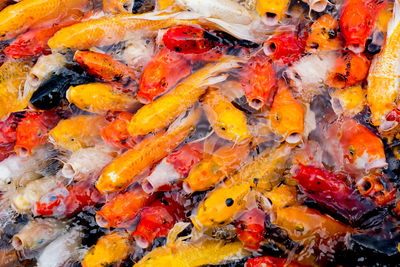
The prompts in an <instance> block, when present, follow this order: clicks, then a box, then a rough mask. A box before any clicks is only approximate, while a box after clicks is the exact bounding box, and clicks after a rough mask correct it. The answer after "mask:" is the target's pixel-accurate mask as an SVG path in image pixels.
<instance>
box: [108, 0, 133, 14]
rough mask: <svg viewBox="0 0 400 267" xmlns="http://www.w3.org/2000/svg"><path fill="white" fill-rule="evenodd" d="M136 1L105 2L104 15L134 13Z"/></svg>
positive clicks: (115, 0)
mask: <svg viewBox="0 0 400 267" xmlns="http://www.w3.org/2000/svg"><path fill="white" fill-rule="evenodd" d="M134 2H135V1H134V0H103V11H104V13H111V14H118V13H132V8H133V3H134Z"/></svg>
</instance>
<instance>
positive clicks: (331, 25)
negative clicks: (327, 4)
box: [306, 14, 342, 53]
mask: <svg viewBox="0 0 400 267" xmlns="http://www.w3.org/2000/svg"><path fill="white" fill-rule="evenodd" d="M338 27H339V26H338V21H337V20H336V19H335V18H333V17H332V16H330V15H329V14H324V15H322V16H321V17H319V18H318V19H317V20H316V21H314V22H313V24H312V25H311V26H310V33H309V35H308V37H307V42H306V51H307V52H311V53H316V52H319V51H333V50H339V49H340V48H341V47H342V40H341V38H340V35H339V34H338V29H339V28H338Z"/></svg>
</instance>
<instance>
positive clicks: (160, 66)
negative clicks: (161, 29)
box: [137, 48, 191, 104]
mask: <svg viewBox="0 0 400 267" xmlns="http://www.w3.org/2000/svg"><path fill="white" fill-rule="evenodd" d="M190 73H191V70H190V65H189V62H188V61H187V60H186V59H185V58H183V57H182V56H181V55H179V54H178V53H175V52H173V51H170V50H169V49H166V48H162V49H161V50H160V51H159V52H158V53H157V54H156V55H155V56H154V57H153V58H152V59H151V60H150V62H149V63H147V65H146V67H145V68H144V70H143V73H142V76H141V77H140V84H139V91H138V93H137V98H138V99H139V101H140V102H141V103H143V104H148V103H151V102H153V101H154V99H155V98H156V97H158V96H160V95H162V94H164V93H165V92H168V91H169V90H170V89H171V88H173V86H174V85H175V84H176V83H177V82H179V81H180V80H182V79H183V78H185V77H186V76H188V75H189V74H190Z"/></svg>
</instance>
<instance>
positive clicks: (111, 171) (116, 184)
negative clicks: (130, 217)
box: [96, 109, 200, 194]
mask: <svg viewBox="0 0 400 267" xmlns="http://www.w3.org/2000/svg"><path fill="white" fill-rule="evenodd" d="M199 117H200V113H199V110H198V109H196V110H194V111H193V110H192V111H191V112H190V114H189V115H188V116H187V117H186V118H184V119H179V118H178V119H177V121H176V122H175V124H173V125H172V127H170V128H169V130H168V131H167V132H165V133H164V132H160V133H158V134H156V135H154V136H152V137H149V138H147V139H145V140H143V141H142V142H140V143H139V144H137V145H136V146H134V147H133V148H132V149H130V150H128V151H127V152H125V153H124V154H122V155H121V156H119V157H117V158H116V159H114V160H113V161H112V162H111V163H110V164H109V165H107V166H106V167H105V168H104V170H103V172H102V173H101V175H100V177H99V179H98V180H97V182H96V187H97V189H99V191H100V192H102V193H103V194H104V193H110V192H116V191H121V190H123V189H125V188H126V187H128V186H129V185H130V184H132V183H133V182H134V181H137V179H138V177H139V176H138V174H140V173H142V172H143V171H145V170H148V169H149V168H150V167H152V165H153V164H155V163H156V162H158V161H159V160H161V159H162V158H164V157H165V156H167V155H168V154H169V153H171V152H172V150H173V149H174V148H175V147H177V146H178V145H179V144H180V143H181V142H182V141H183V140H184V139H185V138H186V136H187V135H188V134H189V133H190V132H192V131H193V130H194V127H195V125H196V123H197V121H198V119H199ZM178 123H179V124H178Z"/></svg>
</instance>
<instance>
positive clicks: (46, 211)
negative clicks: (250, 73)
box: [32, 181, 103, 218]
mask: <svg viewBox="0 0 400 267" xmlns="http://www.w3.org/2000/svg"><path fill="white" fill-rule="evenodd" d="M102 201H103V196H102V195H101V194H100V193H99V192H98V191H97V190H96V188H95V187H94V186H93V185H92V184H91V182H90V181H81V182H77V183H75V184H73V185H71V186H68V187H65V186H64V185H63V184H60V185H58V187H56V188H55V189H53V190H51V191H50V192H49V193H47V194H46V195H44V196H43V197H41V198H40V200H39V201H37V202H36V203H35V206H34V207H33V209H32V212H33V213H34V214H35V215H36V216H37V215H42V216H54V217H58V218H62V217H67V218H68V217H72V216H74V215H75V214H77V213H79V212H80V211H82V210H83V209H85V208H87V207H90V206H93V205H96V204H97V203H100V202H102Z"/></svg>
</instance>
